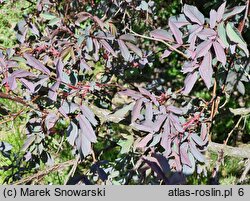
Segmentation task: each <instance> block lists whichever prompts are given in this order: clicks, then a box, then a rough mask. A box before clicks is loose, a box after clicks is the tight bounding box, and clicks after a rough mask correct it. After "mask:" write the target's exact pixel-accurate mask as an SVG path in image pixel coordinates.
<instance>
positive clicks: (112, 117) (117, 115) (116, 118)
mask: <svg viewBox="0 0 250 201" xmlns="http://www.w3.org/2000/svg"><path fill="white" fill-rule="evenodd" d="M134 104H135V103H134V102H132V103H130V104H129V105H126V106H124V107H123V108H121V109H119V110H117V111H116V112H114V113H113V114H109V115H108V116H107V121H111V122H114V123H118V122H120V121H121V120H123V119H124V118H125V116H126V114H127V113H128V112H129V111H130V110H132V108H133V107H134Z"/></svg>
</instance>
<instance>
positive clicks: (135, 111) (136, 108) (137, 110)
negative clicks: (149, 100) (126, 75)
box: [131, 98, 143, 122]
mask: <svg viewBox="0 0 250 201" xmlns="http://www.w3.org/2000/svg"><path fill="white" fill-rule="evenodd" d="M142 100H143V99H142V98H140V99H139V100H137V101H136V103H135V105H134V107H133V110H132V113H131V116H132V117H131V121H132V122H134V121H135V120H136V119H138V118H139V116H140V112H141V108H142Z"/></svg>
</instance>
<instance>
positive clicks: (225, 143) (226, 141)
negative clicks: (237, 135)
mask: <svg viewBox="0 0 250 201" xmlns="http://www.w3.org/2000/svg"><path fill="white" fill-rule="evenodd" d="M242 119H243V116H241V117H240V118H239V120H238V122H237V123H236V125H235V126H234V128H233V129H232V130H231V131H230V132H229V133H228V135H227V139H226V140H225V142H224V145H227V143H228V140H229V138H230V137H231V135H232V133H233V132H234V130H235V129H236V128H238V127H239V125H240V122H241V120H242Z"/></svg>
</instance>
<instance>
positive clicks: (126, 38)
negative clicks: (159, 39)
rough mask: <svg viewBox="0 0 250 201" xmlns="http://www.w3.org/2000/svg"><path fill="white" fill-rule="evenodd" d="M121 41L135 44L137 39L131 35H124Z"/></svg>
mask: <svg viewBox="0 0 250 201" xmlns="http://www.w3.org/2000/svg"><path fill="white" fill-rule="evenodd" d="M119 39H121V40H125V41H130V42H134V43H135V42H136V38H135V37H134V36H133V35H131V34H123V35H121V36H120V37H119Z"/></svg>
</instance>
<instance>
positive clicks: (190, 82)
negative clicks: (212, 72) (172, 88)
mask: <svg viewBox="0 0 250 201" xmlns="http://www.w3.org/2000/svg"><path fill="white" fill-rule="evenodd" d="M197 79H198V72H197V71H195V72H194V73H189V74H188V75H187V77H186V79H185V81H184V85H185V88H184V90H183V92H182V93H183V94H184V95H188V94H189V93H190V91H191V90H192V89H193V87H194V84H195V82H196V81H197Z"/></svg>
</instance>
